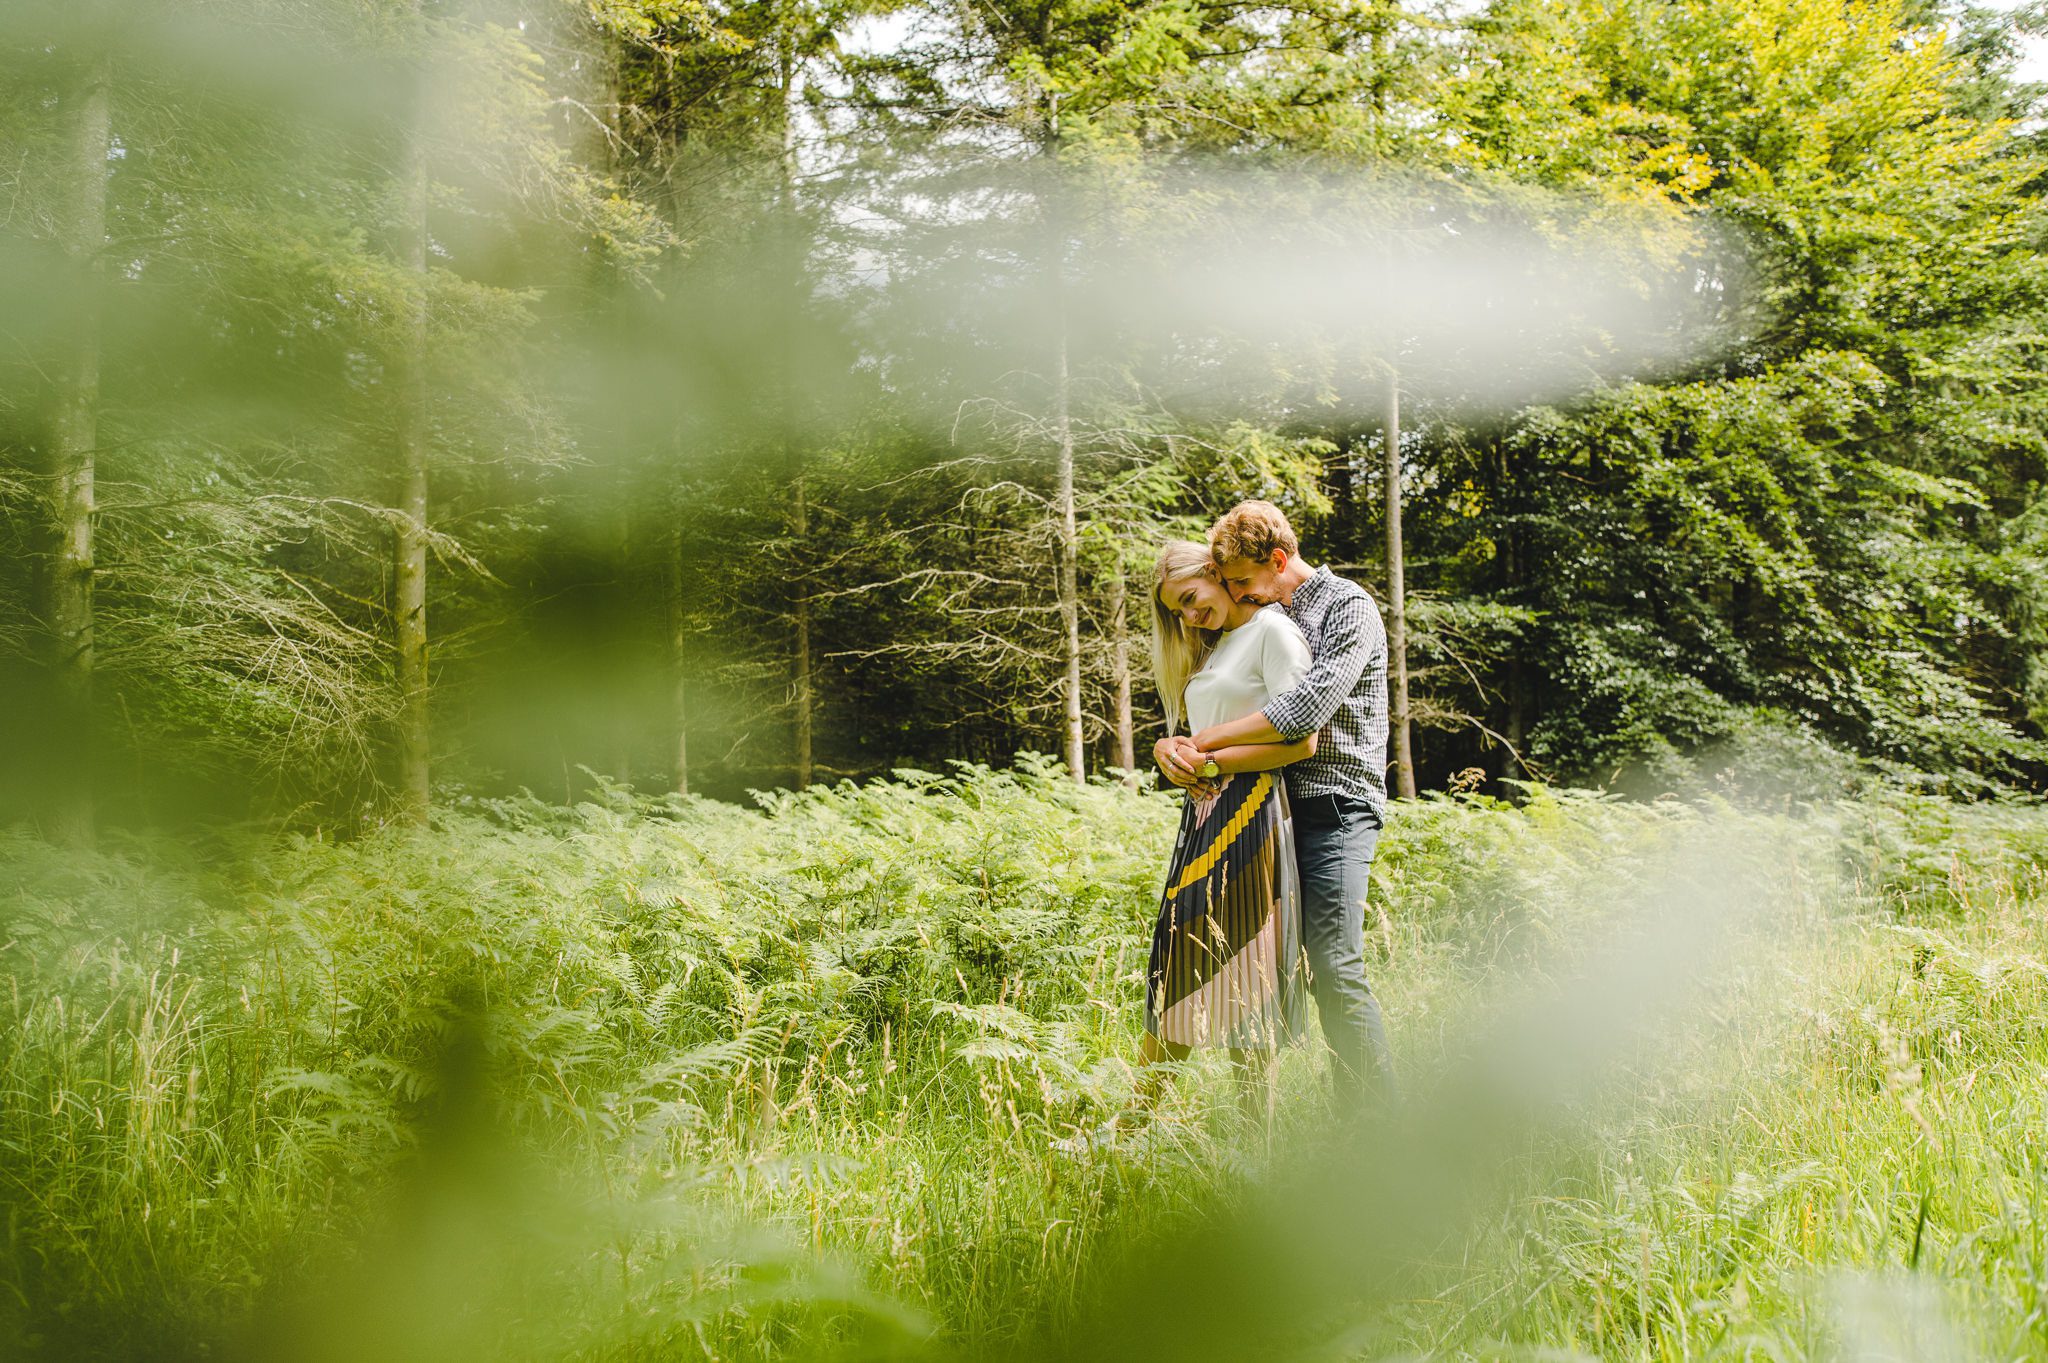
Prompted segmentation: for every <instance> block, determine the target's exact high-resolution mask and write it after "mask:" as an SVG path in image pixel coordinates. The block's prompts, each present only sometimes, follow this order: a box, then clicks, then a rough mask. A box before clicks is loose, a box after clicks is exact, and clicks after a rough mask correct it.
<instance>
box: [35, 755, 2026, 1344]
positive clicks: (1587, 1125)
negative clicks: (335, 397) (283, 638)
mask: <svg viewBox="0 0 2048 1363" xmlns="http://www.w3.org/2000/svg"><path fill="white" fill-rule="evenodd" d="M1176 812H1177V810H1176V806H1175V805H1174V804H1173V802H1172V801H1171V800H1170V799H1169V798H1168V797H1166V796H1163V795H1158V794H1152V793H1146V794H1133V793H1130V792H1127V791H1125V790H1122V789H1121V788H1119V787H1116V786H1112V785H1107V784H1096V785H1091V786H1088V787H1085V788H1081V787H1076V786H1073V785H1071V784H1070V783H1067V782H1064V781H1062V780H1060V779H1058V776H1057V773H1056V772H1054V771H1052V770H1050V769H1047V768H1045V767H1042V766H1035V765H1031V764H1028V763H1027V765H1025V766H1024V767H1022V768H1019V769H1017V770H1013V771H1007V772H1001V771H989V770H987V769H984V768H971V769H962V770H960V771H957V772H954V773H951V774H948V775H944V776H941V775H935V774H925V773H916V772H906V773H902V774H900V776H899V779H898V780H896V781H893V782H884V783H878V784H873V785H869V786H867V787H864V788H861V789H858V790H856V789H853V788H851V787H847V788H842V789H839V790H819V791H813V792H810V793H808V794H805V795H802V796H790V795H778V796H773V797H763V800H762V803H761V807H759V808H756V809H743V808H738V807H734V806H728V805H720V804H714V803H710V802H706V801H687V800H686V801H674V800H671V801H665V802H647V801H638V800H634V799H632V798H631V797H628V796H626V795H624V794H622V793H618V792H612V793H611V795H610V797H609V798H608V799H607V800H604V801H600V802H593V803H587V804H584V805H582V806H579V807H578V808H576V809H573V810H566V809H561V808H557V807H551V806H547V805H544V804H541V803H539V802H537V801H500V802H465V803H464V804H463V805H462V806H461V807H460V808H447V809H443V810H441V811H438V812H437V814H436V817H435V820H434V824H433V827H432V828H431V829H428V830H417V831H412V830H399V829H393V830H390V831H387V832H384V833H381V834H379V835H376V836H372V837H369V838H365V839H361V840H357V841H353V842H347V843H337V842H331V841H327V840H323V839H319V838H311V837H301V836H294V837H283V838H280V837H274V836H264V837H257V836H254V835H249V836H240V835H238V836H235V837H219V838H213V839H193V838H185V839H177V840H173V839H140V838H129V839H119V838H109V839H108V840H107V841H106V843H105V845H103V847H102V849H101V850H100V851H99V852H98V853H95V854H92V855H88V856H81V855H77V854H67V853H61V852H58V851H55V850H52V849H50V848H48V847H45V846H43V845H42V844H40V843H37V842H35V841H33V840H31V839H29V838H27V837H26V836H22V835H13V836H0V1012H4V1021H0V1227H4V1231H0V1235H4V1239H0V1353H4V1354H5V1355H6V1356H8V1357H19V1358H48V1359H64V1360H72V1359H85V1358H163V1359H187V1358H248V1359H257V1358H261V1359H266V1360H275V1359H298V1358H305V1359H314V1358H318V1359H336V1360H341V1359H348V1360H371V1359H375V1360H378V1361H379V1363H383V1361H384V1360H396V1359H412V1358H417V1359H422V1360H425V1359H434V1360H452V1359H463V1358H477V1359H483V1358H490V1359H493V1360H521V1359H628V1358H633V1359H643V1358H644V1359H668V1358H676V1359H697V1358H707V1359H708V1358H717V1359H734V1360H743V1359H771V1358H773V1359H806V1358H822V1357H827V1356H830V1357H833V1358H849V1357H891V1358H918V1359H926V1358H929V1359H956V1358H994V1357H1001V1358H1014V1359H1040V1358H1042V1359H1061V1360H1069V1359H1092V1358H1101V1359H1105V1360H1107V1359H1112V1358H1114V1359H1118V1360H1124V1359H1144V1358H1154V1357H1156V1358H1162V1359H1163V1358H1167V1357H1171V1358H1173V1359H1175V1360H1176V1363H1188V1361H1190V1360H1203V1359H1214V1360H1217V1361H1218V1363H1223V1361H1224V1360H1230V1363H1239V1361H1240V1360H1247V1359H1252V1358H1302V1359H1306V1358H1311V1357H1313V1358H1319V1359H1339V1358H1413V1357H1432V1358H1445V1359H1467V1358H1469V1359H1553V1360H1554V1359H1567V1358H1582V1357H1583V1358H1603V1359H1617V1360H1619V1359H1678V1358H1745V1359H1748V1358H1771V1359H1823V1358H1824V1359H1845V1360H1846V1359H1876V1358H1913V1359H1937V1358H1939V1359H1973V1358H1982V1359H2007V1358H2020V1357H2040V1356H2043V1355H2044V1354H2048V1227H2044V1218H2043V1216H2042V1210H2043V1207H2042V1204H2043V1200H2044V1192H2048V1111H2044V1100H2048V914H2044V912H2043V910H2044V907H2048V811H2044V810H2043V809H2042V808H2041V807H2040V806H2038V805H2030V804H1998V803H1985V804H1975V805H1964V804H1955V803H1949V802H1944V801H1940V800H1936V799H1932V798H1926V797H1919V796H1906V795H1889V796H1881V797H1873V798H1870V799H1866V800H1861V801H1855V802H1844V803H1835V804H1825V805H1811V804H1804V805H1796V806H1795V805H1792V804H1791V803H1789V802H1780V804H1779V805H1778V806H1777V807H1768V806H1766V805H1764V804H1759V803H1758V802H1755V801H1749V802H1745V803H1743V804H1742V805H1740V806H1738V805H1736V804H1732V803H1725V802H1723V803H1711V804H1682V803H1677V802H1663V803H1651V804H1644V803H1628V802H1623V801H1620V800H1615V799H1610V798H1606V797H1602V796H1596V795H1590V794H1584V793H1572V792H1557V791H1546V790H1532V791H1531V792H1529V798H1528V799H1527V801H1526V802H1525V803H1523V804H1521V805H1519V806H1513V807H1511V806H1508V805H1505V804H1502V803H1499V802H1495V801H1489V800H1484V799H1477V798H1462V799H1448V798H1436V799H1430V800H1426V801H1422V802H1416V803H1412V804H1409V805H1407V806H1404V807H1402V808H1400V809H1399V810H1398V812H1397V814H1396V816H1395V818H1394V820H1393V822H1392V824H1391V826H1390V828H1389V829H1388V831H1387V835H1386V837H1385V840H1384V841H1383V843H1382V847H1381V853H1380V856H1379V859H1378V861H1377V863H1376V865H1375V869H1374V877H1373V907H1372V913H1371V915H1370V919H1369V922H1368V958H1369V959H1368V967H1369V971H1370V973H1371V975H1372V978H1373V981H1374V984H1375V988H1376V990H1377V992H1378V994H1379V996H1380V999H1381V1001H1382V1003H1383V1006H1384V1008H1385V1011H1386V1015H1387V1019H1388V1023H1389V1028H1390V1032H1391V1034H1392V1037H1393V1041H1394V1044H1395V1047H1396V1050H1397V1052H1398V1054H1399V1059H1400V1065H1401V1073H1402V1079H1403V1088H1404V1098H1403V1101H1402V1103H1401V1104H1400V1106H1399V1107H1398V1109H1396V1110H1394V1111H1393V1112H1391V1113H1383V1114H1379V1115H1377V1116H1375V1117H1373V1118H1372V1119H1370V1120H1368V1121H1367V1122H1365V1123H1363V1124H1361V1125H1358V1126H1355V1127H1352V1128H1344V1129H1338V1130H1333V1129H1331V1127H1330V1126H1329V1124H1328V1123H1327V1122H1326V1121H1325V1113H1326V1106H1325V1102H1324V1090H1323V1087H1322V1085H1323V1079H1324V1066H1325V1061H1326V1058H1327V1057H1326V1056H1325V1054H1324V1053H1323V1052H1322V1050H1321V1046H1320V1043H1315V1044H1310V1045H1304V1046H1301V1047H1297V1048H1295V1049H1293V1050H1291V1051H1290V1052H1288V1053H1287V1054H1286V1055H1285V1056H1284V1058H1283V1061H1282V1063H1281V1065H1280V1066H1279V1068H1278V1073H1277V1080H1276V1085H1275V1088H1274V1091H1273V1093H1272V1095H1271V1101H1270V1103H1269V1104H1268V1105H1267V1107H1266V1110H1265V1111H1264V1112H1263V1113H1260V1114H1257V1115H1250V1116H1248V1115H1247V1114H1246V1113H1245V1112H1244V1110H1243V1107H1242V1105H1241V1104H1240V1103H1239V1102H1238V1100H1237V1098H1238V1095H1237V1093H1236V1091H1235V1089H1234V1086H1233V1080H1232V1077H1231V1075H1230V1073H1229V1071H1228V1067H1227V1065H1225V1064H1223V1063H1221V1061H1220V1060H1208V1059H1205V1060H1200V1061H1196V1062H1190V1063H1189V1064H1188V1065H1186V1066H1184V1067H1180V1068H1181V1072H1180V1073H1177V1074H1175V1075H1174V1076H1173V1077H1172V1079H1171V1082H1170V1083H1169V1084H1168V1085H1167V1088H1166V1096H1165V1097H1164V1098H1163V1100H1162V1101H1161V1102H1160V1104H1159V1106H1158V1108H1157V1109H1156V1112H1155V1114H1154V1116H1153V1118H1152V1120H1151V1121H1149V1122H1148V1123H1139V1124H1135V1125H1134V1126H1133V1128H1132V1129H1131V1130H1130V1131H1129V1133H1128V1134H1126V1135H1124V1136H1122V1137H1121V1138H1120V1139H1118V1140H1117V1141H1115V1142H1114V1143H1112V1144H1109V1145H1107V1146H1105V1147H1102V1148H1082V1149H1080V1150H1078V1151H1077V1150H1075V1149H1072V1148H1069V1145H1068V1144H1067V1138H1069V1137H1071V1136H1072V1135H1073V1133H1074V1132H1075V1131H1076V1130H1077V1129H1085V1128H1087V1127H1090V1126H1093V1125H1095V1124H1098V1123H1100V1122H1102V1121H1104V1120H1105V1119H1107V1118H1108V1117H1109V1116H1110V1115H1111V1114H1114V1113H1117V1112H1120V1111H1125V1110H1127V1109H1128V1108H1129V1107H1130V1106H1131V1104H1132V1102H1133V1094H1134V1086H1135V1081H1134V1076H1133V1073H1132V1069H1131V1064H1132V1061H1133V1060H1134V1058H1135V1055H1136V1031H1137V1018H1138V1011H1139V1005H1140V988H1141V976H1142V972H1143V967H1144V961H1145V952H1146V947H1147V943H1148V942H1149V938H1150V931H1151V921H1152V916H1153V912H1154V909H1155V906H1156V900H1157V893H1158V888H1159V886H1158V880H1159V877H1160V875H1161V873H1162V868H1163V865H1164V861H1165V857H1166V854H1167V851H1168V847H1169V843H1170V841H1171V838H1172V830H1173V826H1174V820H1175V817H1176Z"/></svg>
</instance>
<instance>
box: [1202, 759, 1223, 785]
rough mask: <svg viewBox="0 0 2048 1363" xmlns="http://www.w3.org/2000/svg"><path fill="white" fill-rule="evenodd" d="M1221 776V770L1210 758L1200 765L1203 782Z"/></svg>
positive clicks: (1214, 760)
mask: <svg viewBox="0 0 2048 1363" xmlns="http://www.w3.org/2000/svg"><path fill="white" fill-rule="evenodd" d="M1222 774H1223V768H1221V767H1219V766H1217V765H1216V759H1215V758H1213V757H1211V758H1209V759H1208V760H1207V761H1205V762H1203V763H1202V779H1203V780H1204V781H1213V780H1215V779H1216V778H1217V777H1219V776H1221V775H1222Z"/></svg>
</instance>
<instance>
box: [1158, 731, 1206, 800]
mask: <svg viewBox="0 0 2048 1363" xmlns="http://www.w3.org/2000/svg"><path fill="white" fill-rule="evenodd" d="M1152 760H1153V761H1154V762H1157V763H1158V764H1159V772H1160V774H1161V775H1162V776H1164V777H1165V778H1166V779H1167V780H1169V781H1171V782H1173V783H1174V784H1175V785H1177V786H1179V787H1180V788H1181V789H1183V790H1186V789H1187V788H1188V787H1189V786H1192V785H1195V784H1197V783H1198V782H1200V781H1201V779H1202V775H1201V766H1202V760H1203V759H1202V750H1201V749H1200V748H1197V747H1196V746H1195V740H1193V739H1192V738H1189V737H1188V736H1187V735H1186V734H1168V735H1167V736H1166V737H1164V738H1162V739H1160V740H1159V741H1158V742H1157V743H1154V744H1153V745H1152Z"/></svg>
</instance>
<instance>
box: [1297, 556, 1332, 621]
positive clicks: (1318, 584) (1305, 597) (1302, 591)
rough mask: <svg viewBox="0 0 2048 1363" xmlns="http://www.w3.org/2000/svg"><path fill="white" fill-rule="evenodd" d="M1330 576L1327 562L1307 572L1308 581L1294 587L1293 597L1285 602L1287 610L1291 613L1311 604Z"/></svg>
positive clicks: (1320, 592)
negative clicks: (1311, 571)
mask: <svg viewBox="0 0 2048 1363" xmlns="http://www.w3.org/2000/svg"><path fill="white" fill-rule="evenodd" d="M1332 576H1333V574H1332V573H1331V572H1330V565H1329V564H1327V563H1324V564H1320V565H1318V566H1317V568H1316V570H1315V571H1314V572H1313V573H1310V574H1309V577H1308V581H1306V582H1304V583H1302V584H1301V585H1300V586H1299V587H1296V588H1295V589H1294V599H1293V600H1291V601H1289V602H1288V603H1287V609H1288V611H1289V612H1290V613H1292V612H1294V611H1298V610H1300V609H1302V608H1303V607H1304V606H1308V605H1311V604H1313V603H1314V601H1315V599H1316V597H1318V596H1320V595H1321V594H1322V591H1323V586H1324V584H1325V583H1327V582H1328V581H1329V580H1330V578H1331V577H1332Z"/></svg>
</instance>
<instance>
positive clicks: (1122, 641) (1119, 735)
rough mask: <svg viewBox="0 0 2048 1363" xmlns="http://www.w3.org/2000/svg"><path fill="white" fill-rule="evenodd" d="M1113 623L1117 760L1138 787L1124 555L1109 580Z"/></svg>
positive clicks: (1128, 781) (1127, 782)
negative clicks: (1114, 573)
mask: <svg viewBox="0 0 2048 1363" xmlns="http://www.w3.org/2000/svg"><path fill="white" fill-rule="evenodd" d="M1109 627H1110V630H1111V637H1112V638H1113V639H1114V640H1115V650H1114V653H1113V654H1112V661H1111V667H1112V669H1113V672H1114V679H1115V682H1116V764H1117V765H1118V766H1119V767H1122V768H1123V769H1124V771H1125V772H1127V773H1129V774H1128V775H1126V776H1125V777H1124V784H1125V785H1127V786H1129V787H1131V789H1133V790H1136V789H1137V787H1138V775H1137V767H1138V753H1137V740H1136V735H1135V734H1134V733H1133V731H1132V724H1131V625H1130V593H1129V591H1128V589H1127V588H1126V586H1125V583H1124V565H1123V560H1122V559H1121V558H1119V559H1118V560H1117V562H1116V576H1114V577H1112V578H1111V579H1110V581H1109Z"/></svg>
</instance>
